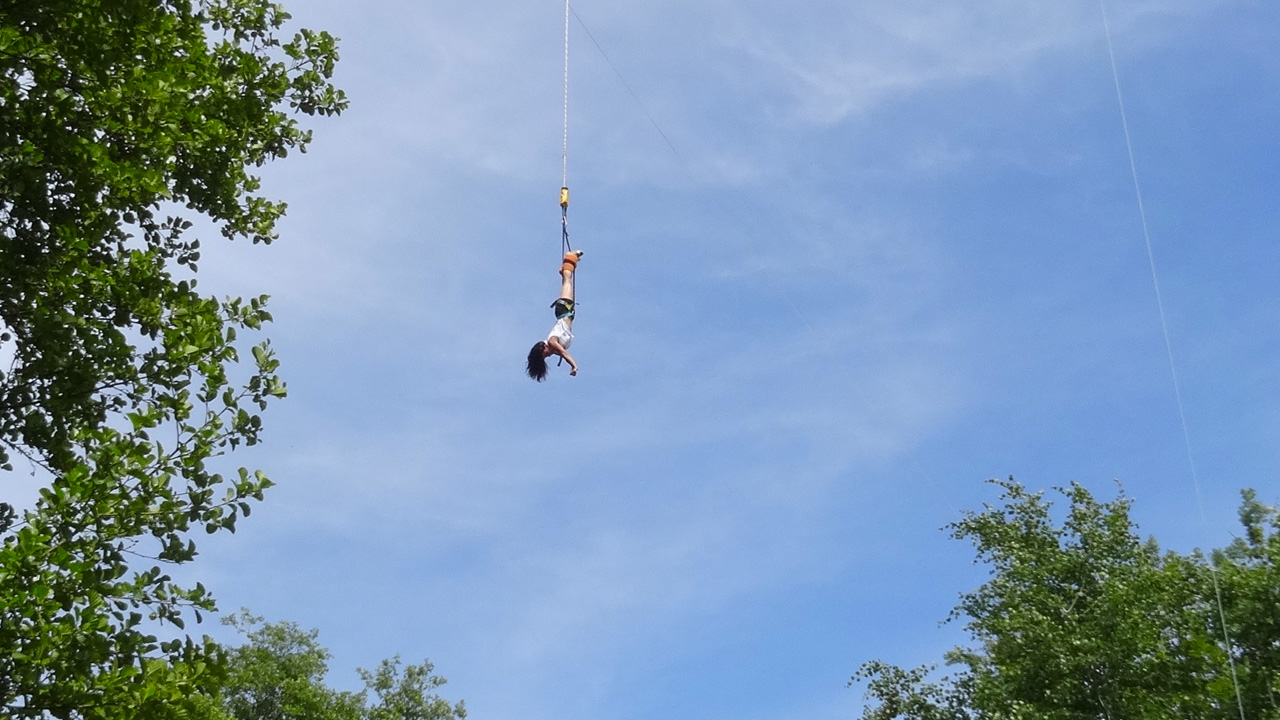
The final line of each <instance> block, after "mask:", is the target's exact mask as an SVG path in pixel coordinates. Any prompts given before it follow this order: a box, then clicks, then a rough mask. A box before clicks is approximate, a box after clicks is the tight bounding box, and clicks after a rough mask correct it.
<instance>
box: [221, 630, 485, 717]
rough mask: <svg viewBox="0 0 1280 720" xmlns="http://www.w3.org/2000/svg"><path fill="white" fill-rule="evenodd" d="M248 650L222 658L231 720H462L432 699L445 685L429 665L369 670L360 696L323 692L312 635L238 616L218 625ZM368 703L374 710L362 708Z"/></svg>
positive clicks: (322, 659) (321, 651) (461, 713)
mask: <svg viewBox="0 0 1280 720" xmlns="http://www.w3.org/2000/svg"><path fill="white" fill-rule="evenodd" d="M226 622H228V623H229V624H231V625H234V626H235V627H236V628H237V629H238V630H239V631H240V632H241V633H244V634H245V635H246V636H247V638H248V642H247V643H245V644H244V645H241V646H239V647H236V648H232V649H230V650H229V651H228V659H229V662H228V666H227V668H228V673H227V679H226V684H225V687H224V688H223V690H222V694H221V698H222V700H221V705H222V708H223V709H224V711H225V712H226V714H227V716H229V718H231V719H233V720H464V718H466V716H467V712H466V708H465V706H464V705H463V703H461V702H459V703H457V704H450V703H449V702H448V701H447V700H445V699H444V698H441V697H440V696H439V695H438V694H436V690H438V689H439V688H440V687H441V686H443V685H444V684H445V679H444V678H442V677H439V676H436V675H432V674H431V673H432V670H433V667H432V665H431V663H430V662H423V663H422V664H421V665H406V666H404V668H403V670H402V669H401V665H400V658H399V657H398V656H397V657H396V658H393V659H390V660H383V661H382V663H381V664H379V666H378V668H377V670H375V671H372V672H371V671H368V670H361V671H360V676H361V678H362V679H363V680H364V683H365V689H364V691H363V692H360V693H352V692H343V691H338V690H333V689H331V688H329V687H328V686H326V685H325V682H324V681H325V675H326V674H327V672H328V661H329V659H330V655H329V651H328V650H326V649H325V648H323V647H322V646H321V645H320V644H319V643H318V642H317V637H318V633H317V632H316V631H315V630H311V631H304V630H302V629H301V628H300V627H299V626H298V625H297V624H295V623H289V622H284V623H266V624H263V623H262V619H261V618H258V617H254V616H252V615H250V614H249V613H248V612H247V611H241V612H240V614H239V615H236V616H233V617H231V618H228V619H227V620H226ZM370 695H372V696H373V697H374V698H375V699H376V702H374V703H373V704H370V702H369V700H370Z"/></svg>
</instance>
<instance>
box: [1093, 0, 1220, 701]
mask: <svg viewBox="0 0 1280 720" xmlns="http://www.w3.org/2000/svg"><path fill="white" fill-rule="evenodd" d="M1099 5H1101V7H1102V26H1103V29H1104V30H1105V31H1106V36H1107V55H1108V57H1109V58H1110V59H1111V78H1112V80H1113V81H1115V86H1116V102H1117V103H1118V104H1119V106H1120V124H1121V125H1122V126H1123V128H1124V144H1125V148H1126V149H1127V150H1128V152H1129V172H1130V174H1131V175H1132V176H1133V191H1134V194H1135V195H1136V196H1137V199H1138V216H1139V217H1140V218H1141V220H1142V238H1143V240H1144V241H1145V242H1146V245H1147V263H1148V264H1149V265H1150V266H1151V284H1152V286H1153V287H1154V288H1155V293H1156V307H1157V308H1159V310H1160V329H1161V330H1162V331H1163V333H1164V348H1165V352H1166V354H1167V355H1168V356H1169V374H1170V376H1171V377H1172V378H1173V394H1174V397H1175V398H1176V399H1177V402H1178V417H1179V419H1180V420H1181V421H1182V441H1183V444H1184V445H1185V446H1186V450H1187V465H1188V466H1189V467H1190V469H1191V482H1192V485H1193V486H1194V487H1195V492H1196V506H1197V507H1198V508H1199V510H1200V524H1201V527H1202V528H1207V527H1208V524H1209V523H1208V520H1207V519H1206V518H1205V513H1204V500H1203V498H1202V497H1201V495H1202V493H1201V491H1200V477H1199V474H1198V473H1197V472H1196V461H1195V456H1194V454H1193V453H1192V451H1191V432H1190V431H1189V430H1188V429H1187V413H1186V409H1185V408H1184V406H1183V403H1182V388H1181V385H1180V383H1179V382H1178V368H1177V363H1175V362H1174V359H1173V343H1172V342H1171V341H1170V339H1169V321H1168V320H1167V318H1166V316H1165V311H1164V299H1163V298H1162V296H1161V293H1160V276H1159V274H1158V273H1157V272H1156V256H1155V252H1154V251H1153V250H1152V248H1151V231H1150V229H1149V228H1148V225H1147V211H1146V207H1145V206H1144V205H1143V202H1142V185H1141V184H1140V183H1139V182H1138V163H1137V161H1136V160H1134V156H1133V141H1132V139H1131V138H1130V135H1129V118H1128V114H1127V113H1126V112H1125V107H1124V92H1123V90H1121V88H1120V72H1119V70H1117V69H1116V51H1115V47H1114V45H1113V43H1112V41H1111V21H1110V20H1109V19H1108V18H1107V3H1106V0H1099ZM1208 566H1209V575H1210V577H1211V578H1212V579H1213V593H1214V596H1215V598H1216V600H1217V604H1218V617H1219V619H1220V620H1221V621H1222V641H1223V643H1224V645H1225V648H1224V649H1225V650H1226V653H1227V665H1228V666H1229V667H1230V669H1231V683H1232V685H1233V686H1234V687H1235V693H1236V708H1237V710H1239V712H1240V720H1245V715H1244V700H1243V699H1242V698H1241V694H1240V680H1239V678H1238V677H1237V675H1236V662H1235V658H1234V657H1233V656H1232V654H1231V633H1230V630H1228V628H1227V613H1226V611H1225V610H1224V609H1223V606H1222V587H1221V585H1220V584H1219V582H1218V571H1217V569H1216V568H1215V567H1214V564H1213V559H1212V558H1209V562H1208Z"/></svg>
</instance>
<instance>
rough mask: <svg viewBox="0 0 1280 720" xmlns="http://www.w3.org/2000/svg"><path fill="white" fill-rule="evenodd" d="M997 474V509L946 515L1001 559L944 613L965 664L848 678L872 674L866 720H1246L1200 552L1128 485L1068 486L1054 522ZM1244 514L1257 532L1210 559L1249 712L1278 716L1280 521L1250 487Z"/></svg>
mask: <svg viewBox="0 0 1280 720" xmlns="http://www.w3.org/2000/svg"><path fill="white" fill-rule="evenodd" d="M997 484H998V485H999V486H1000V487H1001V488H1002V490H1003V496H1002V499H1003V504H1002V505H1001V506H999V507H991V506H987V507H986V508H985V509H984V510H983V511H982V512H979V513H966V515H965V517H964V518H963V519H961V520H960V521H959V522H957V523H955V524H953V525H951V526H950V529H951V531H952V536H953V537H955V538H957V539H967V540H970V541H972V542H973V543H974V546H975V548H976V550H977V554H978V559H979V560H980V561H982V562H984V563H986V564H988V565H989V566H990V567H991V578H990V579H989V580H988V581H987V582H986V583H984V584H983V585H982V586H981V587H979V588H978V589H977V590H974V591H972V592H968V593H965V594H963V595H962V596H961V600H960V604H959V605H958V606H957V607H956V608H955V609H954V610H953V611H952V613H951V616H950V618H949V620H964V622H965V629H966V630H967V631H968V633H969V635H970V637H971V638H972V640H973V646H972V647H961V648H956V649H954V650H952V651H950V652H949V653H948V654H947V655H946V658H945V660H946V663H947V664H948V665H951V666H952V667H954V668H955V669H956V670H957V672H956V673H955V675H954V676H948V677H943V678H941V679H938V680H935V681H930V680H929V679H928V678H929V677H930V676H931V675H932V674H933V673H932V670H933V668H932V667H930V666H925V667H922V668H916V669H913V670H903V669H901V668H898V667H896V666H893V665H890V664H886V663H882V662H869V663H866V664H864V665H863V666H862V668H861V669H860V670H859V671H858V673H857V674H856V675H855V676H854V678H853V680H852V681H851V683H852V682H866V683H867V695H868V698H869V699H871V700H872V701H873V704H872V705H870V706H869V707H868V708H867V709H866V710H864V713H863V717H864V718H865V719H866V720H891V719H892V718H909V719H912V720H968V719H970V718H975V719H976V718H1044V719H1049V720H1054V719H1058V718H1060V719H1062V720H1068V719H1077V718H1112V719H1114V720H1119V719H1121V718H1125V719H1129V718H1132V719H1146V718H1150V719H1152V720H1155V719H1156V718H1162V719H1163V718H1171V717H1177V718H1205V719H1209V718H1234V717H1238V710H1237V698H1236V693H1235V690H1234V685H1233V682H1232V678H1231V668H1230V665H1229V664H1228V657H1227V651H1226V650H1224V649H1223V645H1222V643H1221V642H1219V639H1220V638H1221V637H1222V635H1221V623H1220V622H1218V620H1217V617H1218V612H1217V605H1216V596H1215V591H1214V582H1215V580H1214V575H1213V574H1212V573H1211V572H1210V567H1209V564H1208V562H1207V561H1206V560H1205V559H1204V557H1203V556H1202V555H1200V554H1199V553H1193V554H1191V555H1189V556H1182V555H1179V554H1177V553H1172V552H1162V551H1161V550H1160V548H1159V546H1158V545H1157V544H1156V542H1155V540H1153V539H1152V540H1145V541H1144V540H1141V539H1140V538H1139V537H1138V535H1137V532H1136V528H1135V527H1134V525H1133V522H1132V520H1131V519H1130V516H1129V510H1130V501H1129V500H1128V499H1127V498H1125V497H1124V496H1123V494H1121V495H1120V496H1119V497H1118V498H1117V499H1115V500H1113V501H1111V502H1105V503H1103V502H1099V501H1097V500H1095V499H1094V497H1093V496H1092V495H1091V494H1090V493H1089V492H1088V491H1086V490H1085V489H1084V488H1083V487H1081V486H1079V485H1076V484H1073V485H1071V486H1070V487H1069V488H1066V489H1064V490H1062V491H1061V492H1062V493H1063V495H1064V496H1065V497H1066V498H1067V499H1068V500H1069V502H1070V507H1069V509H1068V510H1067V513H1066V517H1065V519H1064V520H1063V522H1061V523H1058V522H1055V521H1054V519H1053V516H1052V514H1051V510H1052V506H1051V504H1050V503H1048V502H1046V501H1045V500H1044V498H1043V494H1042V493H1030V492H1028V491H1027V490H1025V489H1024V488H1023V487H1022V486H1021V485H1019V484H1017V483H1015V482H1014V481H1013V480H1012V479H1011V480H1009V481H1008V482H999V483H997ZM1241 518H1242V520H1243V521H1244V523H1245V526H1246V530H1247V533H1246V534H1247V538H1246V539H1244V540H1238V541H1236V542H1235V543H1233V544H1232V546H1231V547H1230V548H1228V549H1227V550H1225V551H1223V552H1222V553H1216V554H1215V555H1214V558H1215V559H1214V563H1215V567H1214V570H1216V571H1217V580H1218V582H1220V583H1221V587H1222V589H1223V597H1224V598H1225V599H1226V600H1227V602H1226V604H1225V605H1224V607H1225V610H1226V617H1227V619H1228V623H1229V627H1230V628H1231V630H1232V633H1231V634H1232V640H1233V641H1232V645H1231V653H1232V660H1233V661H1234V663H1235V666H1236V668H1237V669H1238V670H1239V674H1240V676H1241V678H1243V682H1242V683H1241V686H1242V692H1241V699H1242V703H1243V704H1244V705H1245V706H1246V707H1247V708H1249V709H1250V713H1249V715H1248V716H1249V717H1251V718H1278V717H1280V709H1278V706H1277V705H1276V703H1275V698H1276V697H1277V696H1280V693H1276V692H1275V690H1276V689H1278V688H1277V685H1276V683H1277V681H1278V680H1280V673H1277V667H1280V666H1277V665H1276V661H1277V659H1280V656H1278V654H1277V651H1276V648H1277V647H1280V632H1277V631H1278V630H1280V621H1277V620H1276V618H1277V617H1280V601H1278V598H1280V595H1278V594H1277V587H1280V585H1277V583H1276V580H1277V579H1280V578H1278V577H1277V571H1276V569H1275V567H1276V566H1275V561H1276V560H1280V539H1278V536H1277V535H1276V533H1275V532H1274V530H1275V529H1276V528H1278V527H1280V525H1277V520H1276V516H1275V511H1274V510H1273V509H1269V508H1264V507H1263V506H1261V505H1260V504H1258V503H1257V502H1256V500H1255V499H1254V498H1253V496H1252V494H1248V493H1246V496H1245V503H1244V505H1243V507H1242V510H1241ZM1264 522H1270V527H1271V528H1272V532H1271V534H1270V535H1268V534H1267V532H1266V530H1265V529H1264ZM1268 583H1270V584H1269V585H1268ZM1269 693H1270V694H1269Z"/></svg>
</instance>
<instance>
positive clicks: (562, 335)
mask: <svg viewBox="0 0 1280 720" xmlns="http://www.w3.org/2000/svg"><path fill="white" fill-rule="evenodd" d="M581 259H582V251H581V250H574V251H572V252H567V253H565V254H564V261H563V262H562V263H561V264H560V298H559V299H558V300H556V301H555V302H553V303H551V309H552V310H553V311H554V312H555V314H556V324H555V325H554V326H553V327H552V328H551V332H550V334H548V335H547V339H546V340H539V341H538V342H536V343H534V344H533V348H532V349H530V350H529V361H528V363H526V364H525V372H527V373H529V377H531V378H533V379H534V380H537V381H538V382H542V381H543V380H546V379H547V358H549V357H551V356H552V355H559V356H560V357H562V358H564V360H565V362H567V363H569V374H570V375H577V374H578V363H576V362H574V360H573V356H572V355H570V354H569V346H570V345H572V344H573V332H572V331H573V310H574V308H573V273H574V272H575V271H576V270H577V268H578V261H579V260H581Z"/></svg>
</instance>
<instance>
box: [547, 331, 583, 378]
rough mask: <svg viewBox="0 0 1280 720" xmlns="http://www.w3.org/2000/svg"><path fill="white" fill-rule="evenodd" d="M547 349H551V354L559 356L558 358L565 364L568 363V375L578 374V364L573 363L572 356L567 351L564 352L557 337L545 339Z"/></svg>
mask: <svg viewBox="0 0 1280 720" xmlns="http://www.w3.org/2000/svg"><path fill="white" fill-rule="evenodd" d="M547 347H549V348H551V352H552V353H555V354H556V355H559V356H560V357H562V358H564V359H565V362H567V363H569V374H570V375H577V374H578V363H576V362H574V361H573V356H572V355H570V354H569V351H568V350H566V349H565V348H564V346H563V345H561V344H560V338H557V337H550V338H547Z"/></svg>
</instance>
